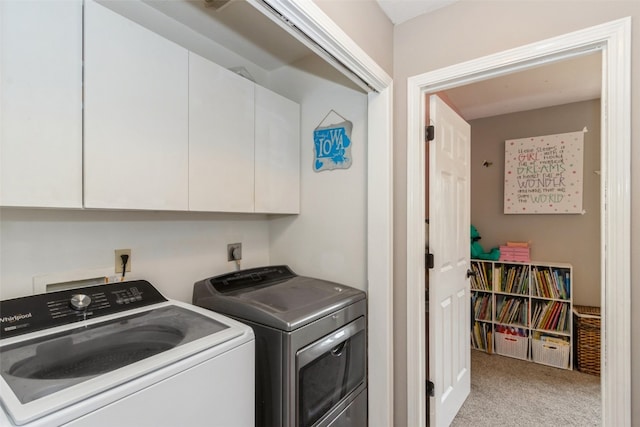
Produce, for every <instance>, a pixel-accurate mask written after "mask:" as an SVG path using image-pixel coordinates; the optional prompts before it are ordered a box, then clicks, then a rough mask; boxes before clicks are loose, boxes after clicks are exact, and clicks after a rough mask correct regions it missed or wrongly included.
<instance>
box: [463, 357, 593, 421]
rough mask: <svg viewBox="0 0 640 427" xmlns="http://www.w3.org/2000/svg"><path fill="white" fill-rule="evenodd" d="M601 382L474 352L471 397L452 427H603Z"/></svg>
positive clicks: (586, 375)
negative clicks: (601, 426) (601, 425)
mask: <svg viewBox="0 0 640 427" xmlns="http://www.w3.org/2000/svg"><path fill="white" fill-rule="evenodd" d="M600 418H601V402H600V377H597V376H593V375H588V374H584V373H581V372H578V371H569V370H564V369H557V368H553V367H550V366H545V365H540V364H537V363H533V362H527V361H523V360H518V359H513V358H510V357H504V356H499V355H496V354H493V355H488V354H486V353H483V352H480V351H475V350H472V351H471V393H470V394H469V397H468V398H467V400H466V402H465V403H464V405H462V409H461V410H460V412H458V415H457V416H456V418H455V419H454V420H453V423H452V424H451V425H452V426H453V427H461V426H465V427H466V426H473V427H475V426H478V427H484V426H505V427H506V426H536V427H538V426H553V427H560V426H562V427H564V426H581V427H586V426H599V425H600V424H601V423H600Z"/></svg>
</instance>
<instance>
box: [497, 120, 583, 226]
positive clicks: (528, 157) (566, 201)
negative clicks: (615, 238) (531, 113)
mask: <svg viewBox="0 0 640 427" xmlns="http://www.w3.org/2000/svg"><path fill="white" fill-rule="evenodd" d="M584 132H585V131H579V132H570V133H561V134H557V135H545V136H537V137H531V138H521V139H510V140H507V141H505V145H504V213H505V214H575V213H582V187H583V159H584Z"/></svg>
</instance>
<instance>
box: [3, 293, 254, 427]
mask: <svg viewBox="0 0 640 427" xmlns="http://www.w3.org/2000/svg"><path fill="white" fill-rule="evenodd" d="M245 328H246V329H249V328H248V327H245V326H244V325H239V324H238V322H234V321H233V320H231V319H226V318H224V317H223V316H219V315H217V314H216V313H210V312H207V311H206V310H202V309H198V308H196V307H193V309H192V308H190V307H189V306H187V305H186V304H182V303H178V302H172V303H170V302H168V303H162V304H159V305H156V306H151V307H146V308H144V309H136V310H131V311H128V312H126V314H125V315H122V314H120V315H112V316H106V317H104V318H103V319H93V320H90V321H86V322H82V323H81V324H73V325H67V326H64V327H58V328H52V329H49V330H48V331H40V332H35V333H32V334H28V335H23V336H21V337H15V338H12V339H6V340H2V342H1V343H0V375H1V377H0V390H1V391H2V404H3V406H4V407H5V409H6V410H7V412H8V413H9V414H10V416H11V418H12V419H13V421H14V423H15V424H18V425H20V424H24V423H27V422H30V421H33V420H36V419H38V418H40V417H43V416H45V415H47V414H50V413H53V412H55V411H57V410H60V409H62V408H65V407H67V406H70V405H72V404H74V403H77V402H79V401H81V400H84V399H87V398H88V397H90V396H93V395H96V394H99V393H101V392H103V391H106V390H108V389H111V388H113V387H115V386H117V385H119V384H124V383H126V382H128V381H131V380H133V379H135V378H138V377H141V376H143V375H147V374H151V372H154V371H157V370H158V369H160V368H162V367H165V366H168V365H170V364H172V363H175V362H176V361H178V360H183V359H185V358H187V357H189V356H191V355H193V354H196V353H199V352H202V351H203V350H206V349H208V348H212V347H215V346H217V345H220V344H222V343H224V342H227V341H229V340H233V339H234V338H236V337H239V336H241V335H242V334H243V333H246V329H245ZM134 391H135V390H134ZM78 416H79V415H78Z"/></svg>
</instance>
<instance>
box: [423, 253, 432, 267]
mask: <svg viewBox="0 0 640 427" xmlns="http://www.w3.org/2000/svg"><path fill="white" fill-rule="evenodd" d="M424 265H425V267H426V268H433V254H424Z"/></svg>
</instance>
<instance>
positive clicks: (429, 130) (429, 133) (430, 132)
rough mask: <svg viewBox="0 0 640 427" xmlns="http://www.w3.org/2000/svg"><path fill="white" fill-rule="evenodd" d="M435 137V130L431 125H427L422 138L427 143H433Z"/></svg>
mask: <svg viewBox="0 0 640 427" xmlns="http://www.w3.org/2000/svg"><path fill="white" fill-rule="evenodd" d="M435 135H436V128H435V127H434V126H433V125H429V126H427V127H426V128H424V137H425V138H426V140H427V142H429V141H433V138H435Z"/></svg>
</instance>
